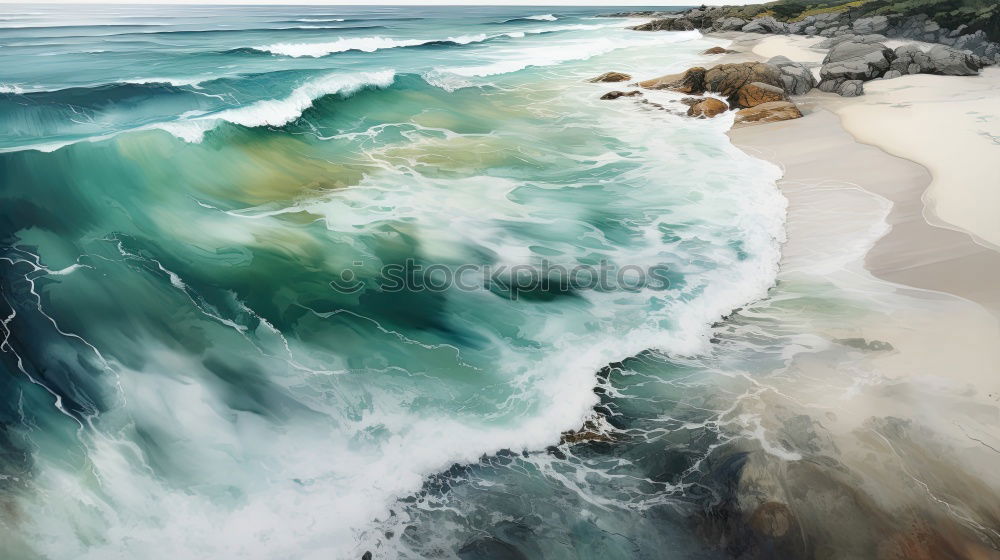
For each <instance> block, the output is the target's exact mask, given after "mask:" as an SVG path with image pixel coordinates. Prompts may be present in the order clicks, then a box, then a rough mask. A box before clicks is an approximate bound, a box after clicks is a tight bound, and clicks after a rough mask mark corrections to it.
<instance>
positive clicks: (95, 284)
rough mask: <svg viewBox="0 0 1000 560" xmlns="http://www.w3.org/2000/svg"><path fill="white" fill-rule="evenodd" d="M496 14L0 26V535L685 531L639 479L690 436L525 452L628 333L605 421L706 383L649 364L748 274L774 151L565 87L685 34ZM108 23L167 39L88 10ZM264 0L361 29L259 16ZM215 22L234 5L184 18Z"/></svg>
mask: <svg viewBox="0 0 1000 560" xmlns="http://www.w3.org/2000/svg"><path fill="white" fill-rule="evenodd" d="M32 10H33V11H38V10H42V12H41V13H42V15H39V16H30V17H32V18H37V21H32V22H29V23H31V24H32V25H37V26H45V25H48V26H49V27H50V28H54V25H55V24H57V23H58V22H59V21H60V18H63V19H65V17H66V16H65V15H64V14H61V13H59V12H58V11H51V10H49V9H47V8H46V9H44V10H43V9H42V8H36V7H34V6H33V7H32ZM523 10H524V9H523V8H521V9H520V10H517V9H514V8H507V9H505V8H454V7H452V8H405V9H404V8H387V7H383V8H379V9H365V8H357V7H353V8H352V7H344V8H342V9H341V8H339V7H338V8H337V10H336V11H334V10H333V8H331V7H329V6H326V7H323V8H322V11H320V9H319V8H308V7H296V8H294V9H292V8H281V7H254V8H250V7H247V8H241V10H240V12H239V14H240V16H239V17H237V16H234V15H233V14H234V13H235V12H233V11H232V10H231V9H230V8H225V9H223V8H210V7H206V8H203V9H199V10H198V11H197V13H196V14H195V15H197V17H194V15H192V12H189V11H186V10H184V9H181V8H177V9H172V8H166V7H162V6H160V7H156V8H155V9H153V8H145V7H142V6H137V7H131V8H127V9H121V10H118V9H117V8H116V10H115V11H114V12H112V11H110V10H105V11H102V10H96V9H95V11H93V12H92V13H90V15H89V16H88V17H89V18H91V19H93V20H94V21H93V23H94V26H93V27H89V26H88V23H89V20H88V21H82V22H80V23H76V24H75V25H76V26H77V27H78V28H79V27H83V29H73V30H69V29H63V30H62V31H61V32H60V33H77V35H73V37H74V39H73V41H74V42H75V43H77V45H76V46H75V48H88V47H91V46H93V45H90V43H94V44H100V45H102V46H101V48H103V49H106V50H107V52H104V53H100V54H93V55H89V56H87V57H83V56H81V55H76V54H65V55H54V56H52V57H47V58H48V59H49V60H51V63H45V66H44V72H43V71H42V70H40V69H38V68H34V66H35V65H38V64H42V63H38V62H34V61H36V60H37V59H35V58H32V57H31V56H29V55H30V54H32V53H34V52H36V51H38V50H42V49H39V48H38V47H33V46H31V44H32V42H33V41H42V39H41V38H42V37H44V36H47V35H46V34H50V33H53V30H52V29H48V30H46V31H37V32H36V35H31V34H30V33H27V32H23V31H19V32H18V33H20V34H21V35H20V36H19V38H18V42H19V44H20V43H25V44H26V45H27V46H19V47H4V48H3V49H0V58H2V59H3V60H0V64H3V66H0V67H3V68H5V76H4V86H3V87H4V89H3V92H2V93H0V131H2V132H0V149H2V150H3V153H0V184H3V185H4V204H3V205H0V320H2V322H0V360H2V363H3V365H4V367H5V369H6V372H7V373H8V375H5V376H0V420H2V421H0V451H2V452H0V475H2V476H0V518H2V523H0V543H2V544H0V547H2V549H0V550H2V553H0V557H3V558H12V559H18V560H20V559H21V558H37V557H46V558H77V559H83V560H88V559H98V558H101V559H103V558H123V557H124V558H150V559H154V560H157V559H161V558H162V559H175V558H191V557H203V556H212V557H220V558H260V559H273V558H303V559H311V558H352V557H353V558H358V557H361V556H362V554H364V552H366V551H373V552H374V553H375V554H376V557H387V558H396V557H399V558H426V557H434V556H435V555H436V556H442V555H443V556H446V557H448V556H455V555H458V556H460V557H463V558H468V557H487V556H488V555H489V554H494V557H497V554H499V555H500V556H499V557H507V556H504V555H503V554H500V552H502V550H500V552H497V550H499V549H496V548H495V547H497V546H500V547H501V549H502V548H503V546H514V545H511V544H507V545H501V544H497V543H501V542H502V543H512V542H515V541H516V542H517V543H518V544H517V548H518V550H521V551H524V552H523V553H522V555H527V556H529V557H546V558H550V557H551V558H563V557H575V556H576V555H577V554H578V552H579V549H578V548H576V547H578V546H579V544H578V543H579V542H584V541H586V542H592V543H604V544H601V545H600V546H601V547H604V548H603V549H602V550H601V551H600V552H595V554H600V555H602V557H619V558H623V557H634V555H633V554H632V553H633V551H634V550H636V547H638V549H639V550H642V551H646V552H648V553H649V554H655V552H653V551H661V550H663V549H664V547H665V546H670V547H671V549H672V550H692V551H693V550H698V549H700V548H701V547H703V546H704V544H703V541H702V540H701V538H700V537H699V536H697V535H696V534H694V533H693V532H691V531H689V530H688V529H687V528H688V527H690V519H689V518H688V517H687V514H686V513H685V512H686V511H689V510H690V508H688V505H691V504H695V503H696V501H697V499H698V498H697V496H698V494H697V492H693V493H692V495H691V496H687V495H685V494H684V493H683V492H679V493H678V491H677V489H676V488H675V489H674V490H671V488H670V484H671V483H672V482H671V481H674V480H675V478H674V475H675V474H677V472H683V471H685V469H688V468H689V467H690V466H691V464H692V463H693V462H694V461H696V460H697V458H699V457H702V456H704V455H706V454H707V453H709V452H711V450H712V449H714V446H715V444H716V443H718V442H719V441H720V440H719V438H720V437H721V436H719V435H718V434H714V433H707V432H706V433H704V434H702V436H701V437H699V438H691V441H692V443H691V445H690V446H689V447H687V448H685V449H684V450H683V453H681V452H678V453H677V454H675V455H671V456H670V457H669V458H665V459H663V462H662V463H661V464H658V465H653V464H649V463H648V462H643V460H641V459H640V458H642V457H647V458H656V461H659V460H660V459H659V458H660V457H661V454H660V453H661V451H662V444H661V443H658V442H657V439H656V437H653V435H655V428H651V427H649V426H648V425H644V427H643V429H647V428H648V430H649V431H648V433H649V434H650V437H649V438H644V437H638V434H639V432H635V434H636V437H635V438H634V439H625V440H622V441H621V443H620V445H621V448H622V454H621V457H627V458H628V459H627V460H626V459H623V460H622V461H615V460H614V459H613V458H611V459H608V458H607V457H601V456H599V455H597V454H594V455H592V456H591V458H592V459H593V461H591V462H587V463H583V462H580V461H578V460H574V459H570V458H567V457H566V456H565V451H560V450H559V449H557V448H555V447H553V448H552V449H555V451H549V452H547V451H546V449H547V448H549V447H551V446H555V445H557V444H558V442H559V440H560V435H561V433H562V432H564V431H566V430H573V429H576V428H578V427H580V426H581V424H582V423H583V422H584V421H585V420H586V419H587V418H589V417H590V416H591V415H592V414H593V413H594V407H595V406H601V405H602V403H603V397H602V396H601V395H600V394H598V393H595V391H594V389H595V386H597V385H601V384H603V383H605V381H606V380H607V378H608V376H607V375H606V374H603V373H600V372H602V371H605V372H606V371H607V368H608V367H609V364H617V363H620V362H621V361H622V360H626V359H629V358H630V357H631V356H643V355H644V353H646V355H648V353H649V352H653V353H654V354H655V356H657V357H658V358H657V359H656V360H651V361H650V362H649V363H648V364H646V366H645V367H647V368H648V371H644V372H641V373H638V374H637V375H636V376H634V377H630V378H628V380H626V381H624V382H622V383H623V384H622V385H621V386H619V387H618V388H611V387H608V386H606V385H602V386H605V387H607V388H606V390H605V393H603V394H604V395H605V396H607V395H611V394H615V395H624V394H626V393H627V394H632V395H634V400H630V401H629V406H630V407H632V408H628V407H625V408H623V409H622V413H621V414H618V413H615V414H611V415H608V418H611V419H612V420H613V421H615V422H619V421H621V422H625V421H632V420H635V419H643V420H649V422H655V421H657V419H660V418H661V417H660V414H661V413H663V414H666V412H670V413H674V412H675V411H668V410H667V409H668V408H669V407H668V405H667V404H666V403H668V402H677V401H678V400H682V401H684V402H687V403H691V404H692V408H691V410H699V411H700V410H704V409H706V408H711V407H712V406H714V404H712V403H708V404H706V405H705V407H701V408H699V407H697V406H694V405H695V404H696V403H697V401H698V399H699V398H700V396H699V391H702V390H707V389H704V387H702V386H699V385H698V379H697V376H696V375H694V374H691V373H690V372H687V373H688V374H690V375H688V376H687V378H686V381H684V382H682V383H679V384H678V385H671V384H670V383H666V382H665V381H672V380H676V379H677V376H678V375H681V373H683V372H681V373H679V370H678V369H676V368H677V365H676V364H673V363H670V362H668V361H665V359H664V357H665V356H684V357H688V358H685V359H692V360H693V359H695V358H693V357H696V356H700V355H704V354H706V353H711V352H712V348H713V345H712V344H710V342H709V337H710V334H709V333H710V325H711V324H712V323H713V322H714V321H717V320H719V319H720V317H722V316H724V315H726V314H728V313H729V312H730V311H731V310H732V309H733V308H734V307H737V306H739V305H742V304H744V303H746V302H747V301H749V300H752V299H755V298H759V297H762V296H763V295H764V294H765V293H766V290H767V289H768V287H769V286H771V285H772V283H773V281H774V275H775V270H776V263H777V257H778V243H779V242H780V240H781V235H782V220H783V205H784V201H783V199H782V198H781V196H780V195H779V194H778V193H777V191H776V189H775V187H774V180H775V179H776V177H777V175H778V170H777V169H776V168H775V167H773V166H771V165H768V164H765V163H763V162H761V161H758V160H754V159H752V158H750V157H748V156H746V155H745V154H743V153H742V152H739V151H737V150H735V149H734V148H733V147H732V146H731V145H730V144H729V142H728V140H727V138H726V135H725V132H726V129H727V128H728V124H729V123H728V122H726V121H725V120H724V119H717V120H715V121H710V122H709V121H696V120H689V119H686V118H682V117H677V116H675V115H674V114H672V113H671V112H669V111H665V110H658V109H654V108H653V106H652V105H636V104H634V103H632V102H631V101H629V102H624V101H623V102H621V103H609V102H605V101H600V100H599V99H598V97H599V96H600V94H601V93H603V92H604V91H606V88H604V87H603V86H601V85H599V84H591V83H589V82H587V81H586V78H588V77H591V76H593V75H595V74H598V73H600V72H603V71H605V70H607V69H610V68H614V69H622V70H625V71H629V72H631V73H633V74H636V75H654V74H655V73H662V71H663V66H664V64H665V61H670V60H678V61H683V60H687V59H689V58H690V57H692V56H694V55H695V54H696V53H697V52H700V51H702V50H704V48H705V46H706V45H705V44H704V43H703V42H701V41H699V40H698V35H697V34H669V33H664V34H641V33H634V32H630V31H627V30H624V29H619V28H618V27H617V26H619V25H623V24H624V22H614V21H608V22H604V23H601V24H600V25H599V26H597V25H586V24H584V23H583V18H586V17H591V16H593V15H594V14H595V13H597V12H598V10H596V9H594V10H587V9H566V10H565V11H562V10H561V11H560V13H559V14H558V16H556V15H551V16H547V17H542V16H539V17H537V18H536V19H535V20H533V21H534V22H535V23H524V22H518V23H516V24H515V25H511V26H509V27H504V26H503V24H497V23H496V22H497V21H506V20H511V19H515V18H519V17H522V16H523V13H524V12H523ZM105 12H106V13H105ZM564 12H565V13H564ZM12 15H13V14H12ZM26 17H27V16H26ZM125 17H128V18H129V22H130V23H135V24H140V23H150V24H152V23H154V22H155V23H160V24H162V25H160V26H159V27H165V28H166V29H164V31H170V32H172V31H177V33H160V34H158V35H157V36H156V38H155V40H150V41H149V42H145V39H141V38H140V39H134V40H132V39H130V40H129V41H128V42H126V43H125V44H124V45H121V44H119V43H117V42H116V41H117V40H114V41H111V40H106V39H102V38H101V37H102V35H103V34H107V33H109V31H108V30H107V29H106V27H107V25H112V24H116V23H120V18H125ZM556 17H558V19H559V21H560V24H559V25H558V26H553V25H552V24H551V22H550V21H549V20H550V19H553V18H556ZM116 18H119V19H116ZM78 19H79V18H78ZM295 19H324V20H325V19H344V20H346V21H350V22H358V23H359V25H367V24H371V25H382V26H384V27H385V30H386V33H385V34H384V36H380V37H378V38H374V37H370V36H369V35H367V34H365V32H364V31H350V30H347V31H341V30H332V31H329V32H327V31H323V32H315V31H310V30H294V31H291V30H273V31H261V28H262V27H265V25H264V24H262V22H274V23H276V24H278V25H281V23H280V22H288V21H290V20H295ZM590 21H593V20H590ZM223 25H226V26H229V27H228V28H231V29H234V30H237V29H241V26H242V27H244V28H247V29H248V30H247V31H246V32H245V34H243V35H241V34H240V33H238V32H235V31H234V32H233V33H226V34H220V35H215V34H205V36H203V37H196V36H195V34H193V33H192V32H197V31H202V30H205V29H209V28H212V27H220V26H223ZM563 26H565V27H563ZM553 27H559V29H552V28H553ZM434 37H438V38H450V39H448V40H447V41H444V40H434V42H433V44H431V43H430V42H427V38H434ZM494 38H495V39H494ZM247 45H271V46H272V47H274V48H273V49H271V47H268V49H271V50H270V52H272V53H278V54H280V55H282V56H266V55H262V54H261V53H259V52H258V53H256V54H253V55H251V53H248V52H246V51H240V52H236V51H234V49H240V48H244V47H245V46H247ZM277 45H284V46H283V47H276V46H277ZM401 46H414V47H417V46H419V48H398V47H401ZM8 51H9V52H8ZM663 103H664V104H668V105H669V104H670V103H675V101H670V100H665V101H663ZM644 107H645V108H644ZM543 264H544V265H545V266H550V265H551V266H558V267H563V268H564V269H565V270H567V271H569V270H575V271H576V273H577V274H583V278H582V280H583V283H581V284H570V283H567V282H563V281H561V280H560V278H559V277H558V275H557V274H556V273H552V274H553V276H552V277H551V278H550V276H548V275H546V276H545V277H544V278H545V279H546V280H545V282H544V283H543V282H542V276H540V275H539V276H538V277H537V278H535V276H534V274H535V273H533V272H531V271H537V270H538V269H539V268H538V267H541V266H543ZM463 265H464V266H463ZM515 266H518V267H520V269H518V270H521V272H527V279H525V277H524V275H522V274H520V272H511V267H515ZM400 267H401V268H400ZM527 267H532V268H530V270H529V269H528V268H527ZM400 270H402V272H401V274H402V276H400V277H399V278H402V279H405V280H406V281H407V282H408V283H409V288H408V289H405V290H399V289H396V288H394V287H393V285H392V282H393V281H394V278H396V277H395V276H394V273H393V272H392V271H400ZM601 270H613V271H621V276H620V277H621V278H622V279H623V280H622V281H621V283H617V284H614V285H609V284H607V283H597V284H595V283H593V282H590V283H588V282H587V281H586V278H587V277H588V276H589V274H591V273H593V274H598V271H601ZM460 272H461V276H459V273H460ZM539 274H541V273H539ZM546 274H548V273H546ZM635 274H642V275H648V276H649V279H653V278H654V276H655V279H656V282H651V283H648V284H642V285H632V284H629V283H628V281H629V280H628V279H630V278H633V275H635ZM449 276H450V277H451V278H452V280H454V281H452V282H447V281H444V283H441V282H442V281H443V280H442V278H444V279H445V280H447V278H448V277H449ZM614 278H615V279H616V281H617V279H618V274H617V273H616V274H615V276H614ZM396 279H398V278H396ZM549 279H551V280H552V281H553V282H554V283H555V284H554V286H552V287H546V285H547V284H548V280H549ZM576 280H581V279H580V278H576ZM661 381H664V382H661ZM721 394H725V392H724V391H723V393H721ZM671 399H672V401H671ZM641 403H656V405H655V407H654V409H650V410H645V409H643V404H641ZM650 406H653V405H652V404H650ZM723 408H724V407H723ZM692 414H694V413H692ZM690 419H691V421H692V422H698V421H700V420H699V418H696V417H694V416H691V418H690ZM702 420H704V419H702ZM705 421H706V422H709V421H708V420H705ZM713 438H715V439H713ZM616 445H617V444H616ZM562 449H563V450H565V449H566V447H565V446H563V447H562ZM582 449H585V448H577V451H578V452H579V453H582V454H583V453H586V451H583V450H582ZM560 456H562V458H560ZM650 460H652V459H650ZM704 484H709V483H708V482H704ZM692 487H699V488H700V487H703V486H697V485H692ZM709 493H710V492H706V494H709ZM706 499H707V498H706ZM686 500H687V501H686ZM654 502H656V503H659V504H660V505H661V506H662V507H653V503H654ZM685 504H687V505H685ZM675 506H676V507H675ZM692 507H693V506H692ZM557 510H558V513H557ZM456 512H461V515H459V516H458V517H456V515H457V514H456ZM512 520H513V521H512ZM484 531H485V532H488V533H489V534H490V535H492V536H491V537H490V538H491V539H493V540H489V539H487V540H483V532H484ZM665 543H668V544H665ZM595 546H597V545H596V544H595ZM484 547H485V548H484ZM490 547H494V548H493V549H491V548H490ZM532 547H534V548H532ZM491 550H492V551H493V552H490V551H491ZM503 550H506V549H503ZM595 550H596V549H595ZM469 551H472V552H469ZM476 551H479V552H476ZM508 552H509V550H508ZM476 554H479V556H476ZM470 555H471V556H470ZM508 556H509V555H508Z"/></svg>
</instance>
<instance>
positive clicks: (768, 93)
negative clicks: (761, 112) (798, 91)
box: [736, 82, 788, 108]
mask: <svg viewBox="0 0 1000 560" xmlns="http://www.w3.org/2000/svg"><path fill="white" fill-rule="evenodd" d="M771 101H788V96H787V95H785V90H783V89H781V88H780V87H777V86H772V85H768V84H765V83H762V82H751V83H749V84H747V85H745V86H743V87H741V88H740V89H739V90H738V91H737V92H736V106H737V107H742V108H747V107H756V106H757V105H760V104H761V103H770V102H771Z"/></svg>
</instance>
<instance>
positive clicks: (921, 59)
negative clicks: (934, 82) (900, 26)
mask: <svg viewBox="0 0 1000 560" xmlns="http://www.w3.org/2000/svg"><path fill="white" fill-rule="evenodd" d="M894 54H895V55H896V58H895V60H893V61H892V63H891V64H890V65H889V68H890V70H896V71H897V72H899V73H900V74H919V73H921V72H930V71H931V59H930V57H928V56H927V54H926V53H924V51H922V50H921V49H920V47H918V46H917V45H914V44H909V45H903V46H901V47H896V50H895V51H894Z"/></svg>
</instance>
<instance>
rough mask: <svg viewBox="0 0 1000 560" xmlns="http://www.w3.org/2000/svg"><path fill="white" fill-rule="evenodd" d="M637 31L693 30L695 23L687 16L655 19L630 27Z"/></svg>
mask: <svg viewBox="0 0 1000 560" xmlns="http://www.w3.org/2000/svg"><path fill="white" fill-rule="evenodd" d="M629 29H632V30H635V31H691V30H693V29H694V24H693V23H691V20H689V19H686V18H664V19H654V20H653V21H651V22H649V23H644V24H642V25H636V26H634V27H629Z"/></svg>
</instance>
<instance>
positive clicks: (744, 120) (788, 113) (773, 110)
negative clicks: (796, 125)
mask: <svg viewBox="0 0 1000 560" xmlns="http://www.w3.org/2000/svg"><path fill="white" fill-rule="evenodd" d="M800 117H802V112H801V111H799V108H798V107H796V106H795V104H794V103H792V102H791V101H772V102H770V103H762V104H760V105H757V106H756V107H750V108H749V109H740V110H739V111H737V112H736V125H738V126H749V125H754V124H764V123H770V122H777V121H787V120H791V119H797V118H800Z"/></svg>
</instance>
